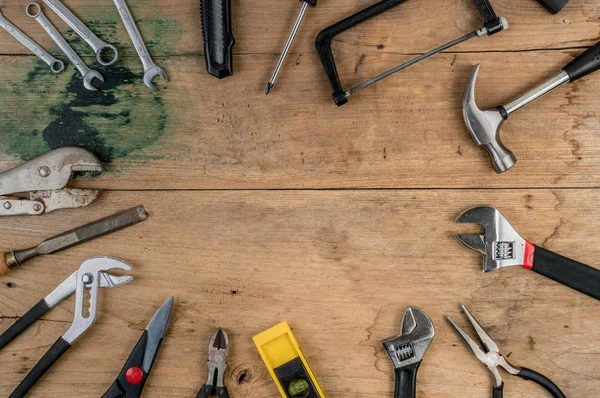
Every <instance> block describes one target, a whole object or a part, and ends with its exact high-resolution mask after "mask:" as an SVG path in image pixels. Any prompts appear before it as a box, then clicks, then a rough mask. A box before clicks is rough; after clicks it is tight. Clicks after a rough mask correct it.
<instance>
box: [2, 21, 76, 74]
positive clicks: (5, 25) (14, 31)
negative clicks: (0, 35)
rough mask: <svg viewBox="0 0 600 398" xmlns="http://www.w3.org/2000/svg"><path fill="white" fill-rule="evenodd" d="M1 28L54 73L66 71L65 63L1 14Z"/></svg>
mask: <svg viewBox="0 0 600 398" xmlns="http://www.w3.org/2000/svg"><path fill="white" fill-rule="evenodd" d="M0 28H2V29H4V30H6V31H7V32H8V34H9V35H11V36H12V37H14V38H15V39H17V40H18V41H19V43H21V44H22V45H24V46H25V47H27V49H29V51H31V52H32V53H34V54H35V55H37V56H38V57H39V58H40V59H41V60H42V61H44V62H45V63H46V64H47V65H48V66H49V67H50V69H51V70H52V72H54V73H60V72H62V71H63V70H65V64H64V63H63V61H61V60H59V59H56V58H54V56H52V55H51V54H50V53H48V51H46V50H44V49H43V48H42V47H40V46H39V45H38V44H37V43H36V42H34V41H33V40H32V39H31V38H30V37H29V36H27V35H26V34H25V33H23V32H22V31H21V30H20V29H19V28H17V27H16V26H15V25H13V24H12V23H11V22H10V21H9V20H8V19H6V17H5V16H4V15H2V12H0Z"/></svg>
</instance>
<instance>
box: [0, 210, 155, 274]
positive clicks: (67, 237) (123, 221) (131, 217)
mask: <svg viewBox="0 0 600 398" xmlns="http://www.w3.org/2000/svg"><path fill="white" fill-rule="evenodd" d="M147 218H148V213H146V210H145V209H144V206H137V207H134V208H131V209H129V210H125V211H122V212H120V213H117V214H113V215H112V216H108V217H106V218H103V219H101V220H98V221H94V222H92V223H89V224H86V225H84V226H81V227H78V228H75V229H73V230H71V231H68V232H64V233H62V234H60V235H56V236H53V237H52V238H48V239H46V240H45V241H43V242H42V243H40V244H39V245H37V246H35V247H31V248H29V249H23V250H14V251H11V252H7V253H1V252H0V276H1V275H6V274H8V273H9V272H10V271H12V269H13V268H15V267H17V266H19V265H22V264H23V263H24V262H26V261H28V260H31V259H32V258H34V257H37V256H41V255H44V254H54V253H58V252H59V251H62V250H65V249H68V248H69V247H73V246H76V245H79V244H81V243H84V242H87V241H89V240H92V239H96V238H99V237H101V236H104V235H107V234H110V233H112V232H115V231H118V230H120V229H123V228H126V227H128V226H130V225H134V224H137V223H139V222H141V221H144V220H146V219H147Z"/></svg>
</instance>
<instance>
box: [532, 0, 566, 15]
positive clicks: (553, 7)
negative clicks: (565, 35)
mask: <svg viewBox="0 0 600 398" xmlns="http://www.w3.org/2000/svg"><path fill="white" fill-rule="evenodd" d="M538 2H539V3H540V4H541V5H543V6H544V7H546V9H547V10H548V11H550V12H551V13H552V14H557V13H559V12H560V10H562V9H563V7H564V6H566V5H567V3H568V2H569V0H538Z"/></svg>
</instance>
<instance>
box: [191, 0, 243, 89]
mask: <svg viewBox="0 0 600 398" xmlns="http://www.w3.org/2000/svg"><path fill="white" fill-rule="evenodd" d="M200 10H201V13H202V34H203V37H204V58H205V59H206V70H207V71H208V73H209V74H211V75H212V76H214V77H217V78H219V79H223V78H225V77H227V76H231V75H232V74H233V46H234V44H235V38H234V37H233V33H232V28H231V0H200Z"/></svg>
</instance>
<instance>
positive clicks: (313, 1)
mask: <svg viewBox="0 0 600 398" xmlns="http://www.w3.org/2000/svg"><path fill="white" fill-rule="evenodd" d="M301 1H302V8H300V12H299V13H298V17H297V18H296V22H295V23H294V26H293V27H292V31H291V32H290V36H289V37H288V39H287V42H286V43H285V47H284V48H283V51H282V52H281V55H280V56H279V61H277V65H276V66H275V70H274V71H273V74H272V75H271V79H269V83H267V88H265V94H267V95H268V94H269V93H270V92H271V90H273V86H275V80H277V75H279V72H280V71H281V67H282V66H283V62H284V61H285V57H286V56H287V54H288V52H289V51H290V47H291V46H292V43H293V42H294V39H295V38H296V34H297V33H298V29H299V28H300V24H301V23H302V19H303V18H304V14H306V10H307V9H308V6H309V5H311V6H313V7H315V6H316V5H317V0H301Z"/></svg>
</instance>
